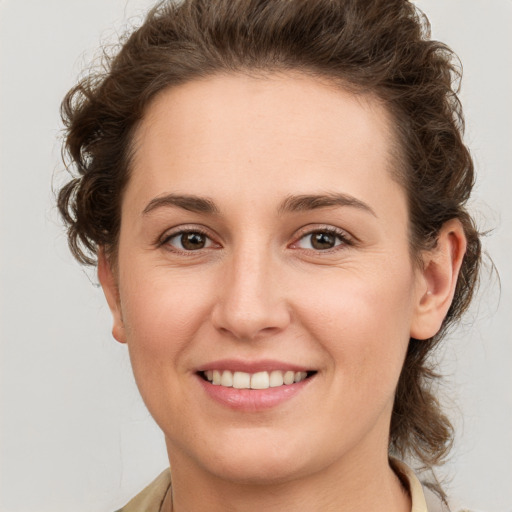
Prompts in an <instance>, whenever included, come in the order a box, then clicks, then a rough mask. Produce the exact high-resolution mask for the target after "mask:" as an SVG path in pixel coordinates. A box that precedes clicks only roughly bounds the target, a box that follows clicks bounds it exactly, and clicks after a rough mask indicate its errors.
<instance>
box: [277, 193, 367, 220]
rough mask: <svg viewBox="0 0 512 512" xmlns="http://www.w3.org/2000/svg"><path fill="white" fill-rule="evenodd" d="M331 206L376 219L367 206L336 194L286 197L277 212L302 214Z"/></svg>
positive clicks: (349, 197)
mask: <svg viewBox="0 0 512 512" xmlns="http://www.w3.org/2000/svg"><path fill="white" fill-rule="evenodd" d="M332 206H351V207H354V208H358V209H360V210H363V211H365V212H368V213H371V214H372V215H373V216H374V217H377V214H376V213H375V211H374V210H373V209H372V208H371V207H370V206H369V205H368V204H366V203H364V202H363V201H361V200H359V199H357V198H355V197H353V196H351V195H348V194H341V193H337V192H335V193H327V194H317V195H307V194H306V195H298V196H288V197H287V198H286V199H285V200H284V201H283V202H282V203H281V205H280V206H279V209H278V212H279V213H280V214H283V213H293V212H303V211H308V210H316V209H317V208H329V207H332Z"/></svg>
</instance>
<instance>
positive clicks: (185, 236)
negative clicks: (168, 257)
mask: <svg viewBox="0 0 512 512" xmlns="http://www.w3.org/2000/svg"><path fill="white" fill-rule="evenodd" d="M162 244H163V245H170V246H172V247H174V248H175V249H178V250H179V251H184V252H190V251H199V250H201V249H207V248H209V247H213V246H214V243H213V241H212V240H211V239H210V238H209V237H208V236H207V235H205V234H204V233H202V232H201V231H192V230H190V231H180V232H178V233H175V234H172V235H171V236H169V237H167V238H166V239H165V240H164V241H163V243H162Z"/></svg>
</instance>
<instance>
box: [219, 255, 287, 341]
mask: <svg viewBox="0 0 512 512" xmlns="http://www.w3.org/2000/svg"><path fill="white" fill-rule="evenodd" d="M281 276H282V273H280V271H279V265H278V264H277V262H275V261H273V257H272V255H271V254H269V253H265V252H259V253H255V252H254V251H244V252H240V253H238V254H236V255H234V256H233V258H231V259H230V261H228V262H226V268H225V272H224V273H223V275H222V278H221V279H222V283H221V284H220V286H219V289H218V295H217V297H218V300H217V302H216V304H215V306H214V308H213V312H212V322H213V324H214V327H215V328H216V329H217V330H219V331H221V332H223V333H224V334H229V335H231V336H233V337H235V338H236V339H238V340H242V341H252V340H256V339H261V338H265V337H268V336H271V335H274V334H277V333H279V332H281V331H283V330H284V329H285V328H286V326H287V325H288V324H289V323H290V319H291V314H290V310H289V307H288V304H287V301H286V297H285V294H284V293H283V292H284V287H283V286H282V284H283V283H282V280H281V279H280V277H281Z"/></svg>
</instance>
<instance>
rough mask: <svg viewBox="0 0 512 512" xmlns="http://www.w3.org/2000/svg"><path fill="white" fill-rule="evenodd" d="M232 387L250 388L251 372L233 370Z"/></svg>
mask: <svg viewBox="0 0 512 512" xmlns="http://www.w3.org/2000/svg"><path fill="white" fill-rule="evenodd" d="M208 380H209V379H208ZM233 387H234V388H236V389H250V387H251V374H250V373H245V372H235V373H234V374H233Z"/></svg>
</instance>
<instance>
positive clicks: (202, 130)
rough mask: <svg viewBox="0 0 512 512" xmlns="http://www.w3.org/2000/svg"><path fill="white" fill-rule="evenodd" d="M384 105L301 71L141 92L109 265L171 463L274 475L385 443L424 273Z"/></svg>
mask: <svg viewBox="0 0 512 512" xmlns="http://www.w3.org/2000/svg"><path fill="white" fill-rule="evenodd" d="M390 125H391V123H390V120H389V118H388V115H387V113H386V111H385V110H384V109H383V107H382V106H380V105H379V104H378V103H377V102H376V101H374V100H372V99H371V98H367V97H363V96H358V97H356V96H354V95H352V94H350V93H348V92H345V91H343V90H340V89H339V88H334V87H332V86H328V85H326V84H322V83H319V82H318V81H314V80H313V79H311V78H308V77H304V76H292V75H286V76H284V75H283V76H281V75H275V76H270V77H265V78H254V77H246V76H242V75H230V76H216V77H212V78H209V79H206V80H203V81H195V82H192V83H188V84H185V85H182V86H180V87H176V88H173V89H170V90H167V91H164V92H163V93H161V94H160V95H159V96H158V97H157V98H156V99H155V100H154V101H153V103H152V104H151V105H150V106H149V108H148V110H147V112H146V115H145V117H144V119H143V121H142V123H141V125H140V127H139V128H138V132H137V136H136V139H135V146H134V147H135V156H134V160H133V167H132V169H133V173H132V175H131V178H130V181H129V184H128V186H127V189H126V192H125V196H124V199H123V205H122V222H121V231H120V239H119V252H118V261H117V266H116V272H115V274H113V275H110V277H109V276H108V272H109V270H105V268H104V267H105V265H104V264H103V267H102V268H100V278H101V280H102V284H103V286H104V288H105V291H106V294H107V298H109V302H110V305H111V308H112V311H113V314H114V335H115V337H116V338H117V339H118V340H119V341H123V342H126V343H127V344H128V348H129V351H130V357H131V361H132V364H133V371H134V374H135V378H136V381H137V384H138V386H139V389H140V391H141V394H142V397H143V399H144V401H145V403H146V405H147V407H148V409H149V411H150V412H151V414H152V415H153V417H154V418H155V420H156V421H157V422H158V424H159V425H160V427H161V428H162V430H163V432H164V433H165V436H166V440H167V444H168V447H169V453H170V457H171V465H173V464H174V463H175V462H176V461H177V463H178V464H182V465H183V464H188V467H190V468H194V469H196V470H200V471H204V472H206V473H208V474H212V475H216V476H217V477H221V478H226V479H231V480H237V481H266V480H268V479H273V480H280V479H292V478H295V477H300V476H304V475H307V474H312V473H315V472H319V471H320V472H321V471H323V470H325V469H326V468H328V467H333V466H336V465H338V466H340V467H341V466H342V465H343V464H347V463H348V462H349V461H350V462H351V463H354V461H357V460H372V458H374V457H376V456H379V457H387V441H388V432H389V424H390V415H391V410H392V405H393V397H394V390H395V387H396V384H397V380H398V377H399V374H400V370H401V367H402V364H403V360H404V357H405V352H406V349H407V345H408V342H409V338H410V336H411V334H414V330H415V328H416V327H417V323H418V314H417V309H418V307H417V305H418V303H419V302H420V297H421V295H422V294H423V293H424V291H425V290H424V286H423V284H424V280H423V278H422V275H420V274H419V271H417V270H416V269H415V268H414V265H413V263H412V261H411V258H410V251H409V241H408V235H407V234H408V215H407V207H406V198H405V195H404V191H403V189H402V187H401V186H400V185H399V184H398V183H397V182H396V181H395V180H394V179H393V178H392V165H393V159H392V157H391V148H392V141H393V136H392V131H391V129H390ZM105 276H107V277H105Z"/></svg>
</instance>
